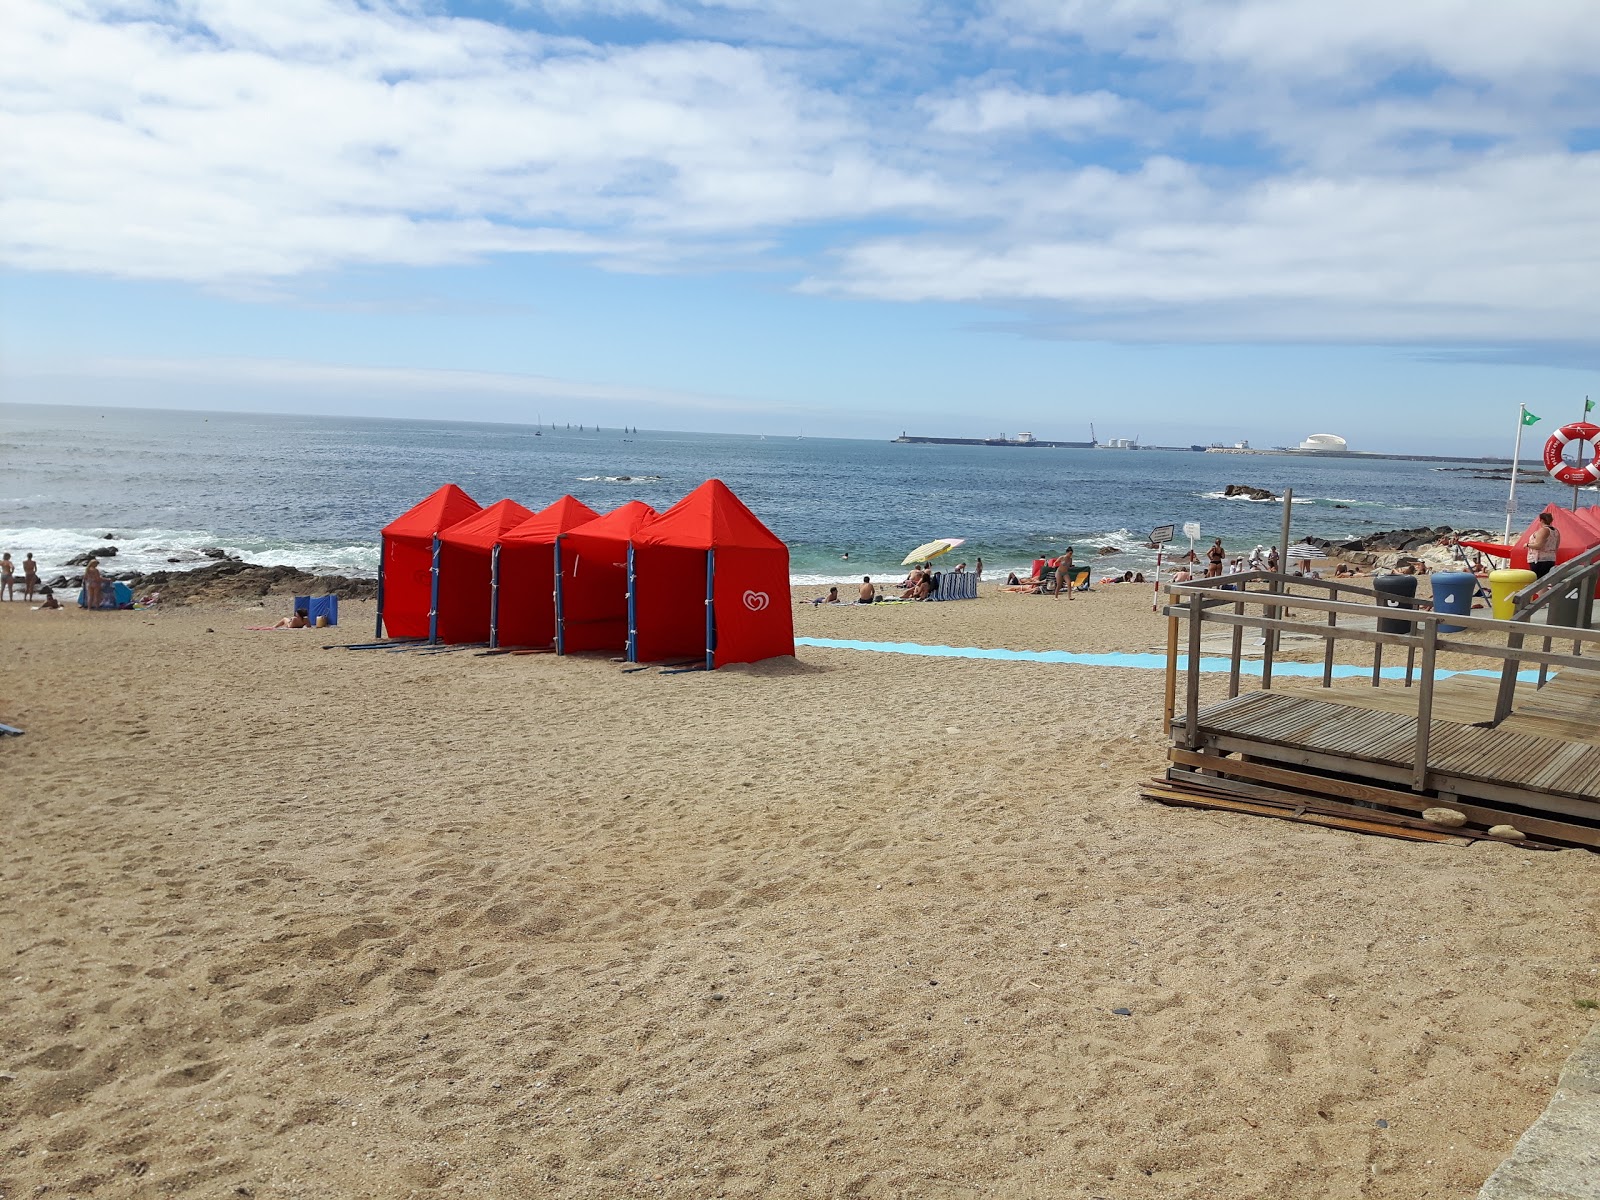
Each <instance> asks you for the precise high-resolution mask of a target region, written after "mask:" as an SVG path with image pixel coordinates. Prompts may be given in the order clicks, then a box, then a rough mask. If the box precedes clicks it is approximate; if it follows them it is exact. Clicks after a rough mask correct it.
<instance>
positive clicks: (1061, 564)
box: [1053, 546, 1075, 600]
mask: <svg viewBox="0 0 1600 1200" xmlns="http://www.w3.org/2000/svg"><path fill="white" fill-rule="evenodd" d="M1074 574H1075V572H1074V569H1073V566H1072V547H1071V546H1068V547H1067V549H1066V553H1064V554H1063V555H1062V556H1061V557H1060V558H1058V559H1056V579H1055V591H1054V593H1053V594H1054V595H1055V598H1056V599H1057V600H1059V599H1061V589H1062V588H1063V587H1064V588H1066V589H1067V599H1068V600H1072V599H1074V598H1075V597H1074V596H1073V594H1072V576H1073V575H1074Z"/></svg>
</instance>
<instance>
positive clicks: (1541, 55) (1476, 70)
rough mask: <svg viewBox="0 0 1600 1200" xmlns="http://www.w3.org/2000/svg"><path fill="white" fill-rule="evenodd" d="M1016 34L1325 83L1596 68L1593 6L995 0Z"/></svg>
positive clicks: (996, 21) (1480, 0)
mask: <svg viewBox="0 0 1600 1200" xmlns="http://www.w3.org/2000/svg"><path fill="white" fill-rule="evenodd" d="M989 17H990V19H991V21H992V22H993V26H994V28H996V29H999V30H1003V31H1005V32H1007V33H1008V34H1010V35H1011V36H1024V37H1027V36H1039V35H1054V36H1070V37H1076V38H1082V39H1083V40H1085V41H1086V42H1088V43H1089V44H1091V45H1093V46H1095V47H1097V48H1100V49H1109V50H1114V51H1117V52H1123V51H1129V50H1131V51H1133V52H1135V53H1137V54H1139V55H1140V56H1144V57H1148V58H1159V59H1165V60H1170V61H1180V62H1192V63H1201V62H1211V61H1214V62H1225V63H1234V64H1243V65H1245V66H1246V67H1247V68H1248V69H1250V70H1252V71H1258V72H1262V71H1283V72H1295V73H1297V74H1304V73H1307V72H1309V73H1311V74H1313V75H1318V76H1337V75H1345V74H1349V73H1350V72H1352V71H1356V70H1359V69H1361V68H1362V67H1363V66H1373V65H1380V66H1388V67H1392V66H1395V65H1415V66H1425V67H1430V68H1432V69H1436V70H1439V71H1445V72H1449V73H1452V74H1461V75H1467V76H1472V77H1474V78H1479V79H1505V78H1525V77H1528V76H1530V75H1537V74H1540V73H1548V72H1558V73H1562V74H1568V73H1584V74H1588V73H1590V72H1592V71H1593V69H1594V64H1595V61H1596V59H1597V57H1600V23H1597V22H1596V21H1595V19H1594V17H1595V11H1594V5H1593V4H1592V3H1591V0H1534V2H1532V3H1526V4H1500V3H1493V2H1490V3H1485V2H1484V0H1403V2H1399V3H1397V2H1396V0H1338V2H1337V3H1329V2H1328V0H1112V2H1110V3H1107V2H1106V0H993V3H991V5H990V6H989Z"/></svg>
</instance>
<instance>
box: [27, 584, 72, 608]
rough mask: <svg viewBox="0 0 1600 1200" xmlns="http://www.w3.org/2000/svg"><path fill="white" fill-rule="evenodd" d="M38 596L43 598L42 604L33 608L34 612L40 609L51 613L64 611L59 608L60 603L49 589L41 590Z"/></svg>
mask: <svg viewBox="0 0 1600 1200" xmlns="http://www.w3.org/2000/svg"><path fill="white" fill-rule="evenodd" d="M39 594H40V595H41V596H43V597H44V603H43V604H40V605H38V606H37V607H35V608H34V610H33V611H34V612H38V611H39V610H40V609H50V610H51V611H53V612H65V611H66V610H65V609H63V608H62V607H61V601H59V600H57V599H56V594H55V592H54V590H52V589H51V588H43V589H41V590H40V592H39Z"/></svg>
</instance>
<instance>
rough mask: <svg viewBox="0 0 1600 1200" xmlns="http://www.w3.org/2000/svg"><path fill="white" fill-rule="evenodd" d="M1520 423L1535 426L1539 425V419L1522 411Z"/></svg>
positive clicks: (1525, 410) (1526, 411)
mask: <svg viewBox="0 0 1600 1200" xmlns="http://www.w3.org/2000/svg"><path fill="white" fill-rule="evenodd" d="M1522 423H1523V424H1524V425H1537V424H1538V423H1539V418H1538V417H1536V416H1534V415H1533V414H1532V413H1531V412H1529V411H1528V410H1527V409H1523V410H1522Z"/></svg>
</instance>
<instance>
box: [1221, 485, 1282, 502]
mask: <svg viewBox="0 0 1600 1200" xmlns="http://www.w3.org/2000/svg"><path fill="white" fill-rule="evenodd" d="M1222 494H1223V495H1224V496H1243V497H1245V498H1246V499H1248V500H1276V499H1277V498H1278V497H1277V496H1275V495H1273V494H1272V493H1271V492H1269V491H1267V489H1266V488H1258V487H1251V486H1250V485H1249V484H1247V483H1230V484H1229V485H1228V486H1227V487H1225V488H1223V489H1222Z"/></svg>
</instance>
